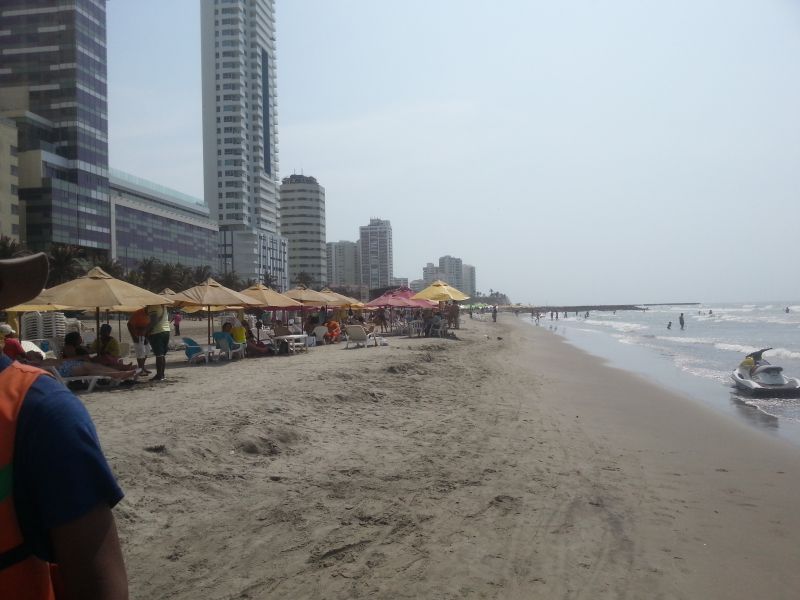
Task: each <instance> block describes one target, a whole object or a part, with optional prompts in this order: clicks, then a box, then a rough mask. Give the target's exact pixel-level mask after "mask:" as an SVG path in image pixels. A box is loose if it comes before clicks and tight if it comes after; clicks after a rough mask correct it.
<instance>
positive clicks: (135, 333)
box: [128, 308, 150, 375]
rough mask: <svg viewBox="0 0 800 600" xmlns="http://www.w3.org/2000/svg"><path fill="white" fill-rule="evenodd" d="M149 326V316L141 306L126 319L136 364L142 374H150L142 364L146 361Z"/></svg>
mask: <svg viewBox="0 0 800 600" xmlns="http://www.w3.org/2000/svg"><path fill="white" fill-rule="evenodd" d="M149 327H150V317H148V316H147V313H146V312H145V310H144V309H143V308H140V309H139V310H137V311H136V312H134V313H133V314H132V315H131V317H130V319H128V332H129V333H130V334H131V339H132V340H133V351H134V353H135V355H136V364H137V365H138V367H139V372H140V373H141V374H142V375H150V371H148V370H147V369H146V368H145V366H144V364H145V362H147V353H148V352H147V351H148V347H149V343H148V341H147V330H148V329H149Z"/></svg>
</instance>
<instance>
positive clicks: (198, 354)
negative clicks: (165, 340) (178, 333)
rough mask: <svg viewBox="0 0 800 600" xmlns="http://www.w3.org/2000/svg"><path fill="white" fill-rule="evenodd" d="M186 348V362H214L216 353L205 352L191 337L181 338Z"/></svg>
mask: <svg viewBox="0 0 800 600" xmlns="http://www.w3.org/2000/svg"><path fill="white" fill-rule="evenodd" d="M181 339H182V340H183V343H184V345H185V346H186V347H185V348H184V349H183V351H184V352H185V353H186V360H188V361H189V362H190V363H192V362H205V363H206V364H208V361H209V360H214V357H215V354H216V353H215V352H214V350H212V349H208V350H205V349H204V348H203V347H202V346H201V345H200V344H198V343H197V342H196V341H194V340H193V339H192V338H190V337H185V338H181Z"/></svg>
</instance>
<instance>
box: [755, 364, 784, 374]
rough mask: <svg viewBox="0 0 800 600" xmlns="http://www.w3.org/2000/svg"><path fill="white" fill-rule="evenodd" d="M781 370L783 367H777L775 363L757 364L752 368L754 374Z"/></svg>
mask: <svg viewBox="0 0 800 600" xmlns="http://www.w3.org/2000/svg"><path fill="white" fill-rule="evenodd" d="M781 371H783V367H778V366H776V365H759V366H757V367H756V368H755V369H753V370H752V374H753V375H755V374H756V373H769V372H772V373H774V374H776V375H777V374H778V373H780V372H781Z"/></svg>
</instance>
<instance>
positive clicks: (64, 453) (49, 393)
mask: <svg viewBox="0 0 800 600" xmlns="http://www.w3.org/2000/svg"><path fill="white" fill-rule="evenodd" d="M10 364H11V361H10V360H9V359H8V358H6V357H5V356H3V357H0V370H2V369H5V368H6V367H8V366H9V365H10ZM13 469H14V470H13V473H14V506H15V508H16V511H17V519H18V521H19V525H20V529H21V530H22V536H23V538H24V539H25V542H26V544H27V545H28V546H29V548H30V550H31V551H32V552H33V553H34V554H35V555H36V556H37V557H39V558H41V559H43V560H47V561H51V562H52V561H53V555H52V548H51V545H50V530H51V529H53V528H54V527H58V526H60V525H64V524H66V523H69V522H70V521H73V520H75V519H77V518H79V517H82V516H84V515H86V514H87V513H88V512H89V511H91V510H92V509H94V508H95V507H96V506H98V505H99V504H108V506H110V507H113V506H114V505H116V504H117V502H119V501H120V500H121V499H122V496H123V493H122V490H121V489H120V487H119V485H118V484H117V481H116V479H115V478H114V475H113V474H112V473H111V468H110V467H109V466H108V463H107V462H106V458H105V456H104V455H103V451H102V450H101V448H100V441H99V440H98V439H97V432H96V431H95V428H94V423H92V419H91V417H89V413H88V412H87V411H86V408H84V406H83V403H81V401H80V400H79V399H78V398H77V397H76V396H75V395H74V394H73V393H72V392H70V391H69V390H68V389H67V388H65V387H64V386H63V385H61V384H59V383H57V382H56V381H55V380H54V379H52V378H51V377H47V376H41V377H39V378H38V379H37V380H36V381H35V382H34V384H33V385H32V386H31V387H30V389H29V390H28V393H27V394H26V395H25V400H24V402H23V403H22V407H21V408H20V412H19V418H18V419H17V431H16V439H15V440H14V465H13Z"/></svg>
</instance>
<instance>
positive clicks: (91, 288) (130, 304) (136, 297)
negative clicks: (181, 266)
mask: <svg viewBox="0 0 800 600" xmlns="http://www.w3.org/2000/svg"><path fill="white" fill-rule="evenodd" d="M39 300H44V301H45V303H50V304H58V305H61V306H65V307H66V306H68V307H71V308H73V309H75V310H91V309H94V310H95V314H96V320H97V331H98V333H99V331H100V311H101V310H107V311H113V312H133V311H135V310H138V309H140V308H142V307H143V306H155V305H164V304H172V302H171V301H170V300H167V299H166V298H164V297H163V296H159V295H158V294H154V293H153V292H151V291H148V290H146V289H144V288H140V287H139V286H136V285H133V284H131V283H128V282H127V281H122V280H121V279H116V278H114V277H112V276H111V275H109V274H108V273H106V272H105V271H103V269H101V268H100V267H94V268H93V269H91V270H90V271H89V272H88V273H87V274H86V275H84V276H83V277H78V278H77V279H73V280H72V281H68V282H66V283H62V284H61V285H57V286H55V287H51V288H50V289H49V290H47V291H45V292H42V293H41V294H40V295H39Z"/></svg>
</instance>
